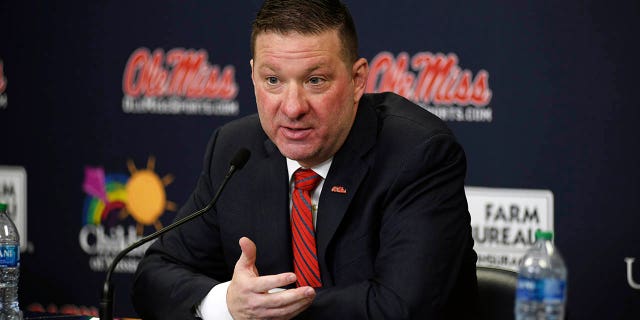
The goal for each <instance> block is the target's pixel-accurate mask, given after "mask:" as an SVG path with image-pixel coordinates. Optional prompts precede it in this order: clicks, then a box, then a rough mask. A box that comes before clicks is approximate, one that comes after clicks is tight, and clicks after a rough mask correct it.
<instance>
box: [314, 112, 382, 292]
mask: <svg viewBox="0 0 640 320" xmlns="http://www.w3.org/2000/svg"><path fill="white" fill-rule="evenodd" d="M376 132H377V117H376V114H375V111H374V110H373V108H371V107H370V106H369V105H368V104H366V103H364V100H363V101H362V102H361V103H360V105H359V107H358V113H357V115H356V120H355V121H354V125H353V127H352V129H351V132H349V136H348V137H347V140H346V141H345V143H344V145H343V146H342V148H340V150H339V151H338V152H337V153H336V154H335V156H334V158H333V162H332V163H331V169H330V170H329V174H328V175H327V178H326V180H325V182H324V185H323V187H322V193H321V196H320V203H319V204H318V218H317V221H316V241H317V243H316V245H317V248H318V262H319V263H320V269H321V270H325V271H326V270H328V268H327V263H328V262H327V259H326V254H327V247H328V246H329V243H330V242H331V239H333V237H334V235H335V233H336V230H337V229H338V226H339V225H340V222H341V221H342V219H343V217H344V215H345V213H346V212H347V209H348V208H349V204H350V203H351V201H352V200H353V197H354V196H355V194H356V192H357V190H358V187H359V186H360V183H361V182H362V181H363V180H364V178H365V177H366V175H367V172H368V171H369V167H370V164H369V163H368V162H367V158H366V157H365V156H366V155H367V153H368V152H369V150H370V149H371V148H372V147H373V146H374V144H375V139H376ZM327 277H329V274H328V272H323V282H326V281H327V280H329V281H331V282H333V279H327Z"/></svg>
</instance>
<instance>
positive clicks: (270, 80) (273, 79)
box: [266, 77, 278, 84]
mask: <svg viewBox="0 0 640 320" xmlns="http://www.w3.org/2000/svg"><path fill="white" fill-rule="evenodd" d="M266 80H267V83H268V84H278V78H276V77H267V78H266Z"/></svg>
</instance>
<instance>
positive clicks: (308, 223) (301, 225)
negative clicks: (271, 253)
mask: <svg viewBox="0 0 640 320" xmlns="http://www.w3.org/2000/svg"><path fill="white" fill-rule="evenodd" d="M320 180H322V177H321V176H319V175H318V174H317V173H315V172H313V170H311V169H298V170H296V172H294V173H293V181H294V182H293V193H292V196H291V198H292V206H291V235H292V237H291V240H292V245H293V269H294V273H295V274H296V277H297V281H296V286H298V287H302V286H311V287H314V288H318V287H322V281H321V280H320V267H319V266H318V255H317V250H316V233H315V230H314V229H315V228H314V226H313V213H312V206H311V192H312V191H313V189H315V187H316V186H317V185H318V183H320Z"/></svg>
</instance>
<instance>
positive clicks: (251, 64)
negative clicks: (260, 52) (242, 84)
mask: <svg viewBox="0 0 640 320" xmlns="http://www.w3.org/2000/svg"><path fill="white" fill-rule="evenodd" d="M249 65H250V66H251V82H253V85H254V86H255V85H256V82H255V81H253V59H251V60H249Z"/></svg>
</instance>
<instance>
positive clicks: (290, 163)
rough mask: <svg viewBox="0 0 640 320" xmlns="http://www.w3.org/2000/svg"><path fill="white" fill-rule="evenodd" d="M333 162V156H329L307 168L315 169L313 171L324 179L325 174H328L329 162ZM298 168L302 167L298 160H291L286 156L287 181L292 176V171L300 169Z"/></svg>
mask: <svg viewBox="0 0 640 320" xmlns="http://www.w3.org/2000/svg"><path fill="white" fill-rule="evenodd" d="M332 162H333V157H331V158H329V159H328V160H326V161H325V162H323V163H321V164H319V165H317V166H313V167H311V168H309V169H311V170H313V171H315V173H317V174H318V175H319V176H321V177H322V179H326V178H327V175H328V174H329V168H331V163H332ZM300 168H304V167H303V166H301V165H300V164H299V163H298V161H295V160H291V159H289V158H287V169H288V170H289V181H291V178H292V177H293V173H294V172H296V170H298V169H300Z"/></svg>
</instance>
